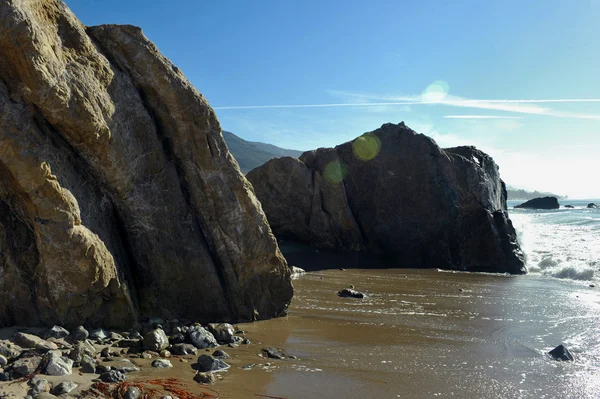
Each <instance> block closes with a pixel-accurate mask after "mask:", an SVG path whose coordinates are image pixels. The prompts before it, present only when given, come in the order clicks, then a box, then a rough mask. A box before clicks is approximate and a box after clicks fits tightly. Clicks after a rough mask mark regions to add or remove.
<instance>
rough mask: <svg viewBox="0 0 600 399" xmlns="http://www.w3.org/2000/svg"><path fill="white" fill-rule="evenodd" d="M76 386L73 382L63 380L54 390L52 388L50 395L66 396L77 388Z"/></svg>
mask: <svg viewBox="0 0 600 399" xmlns="http://www.w3.org/2000/svg"><path fill="white" fill-rule="evenodd" d="M77 386H78V385H77V384H76V383H74V382H73V381H69V380H64V381H62V382H61V383H59V384H58V385H56V386H55V387H54V388H52V391H51V392H52V394H53V395H57V396H60V395H64V394H67V393H69V392H71V391H72V390H74V389H75V388H77Z"/></svg>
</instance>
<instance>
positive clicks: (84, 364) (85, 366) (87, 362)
mask: <svg viewBox="0 0 600 399" xmlns="http://www.w3.org/2000/svg"><path fill="white" fill-rule="evenodd" d="M80 366H81V368H80V371H81V372H82V373H88V374H95V373H96V367H98V362H97V361H96V360H95V359H94V358H93V357H91V356H88V355H83V357H82V358H81V362H80Z"/></svg>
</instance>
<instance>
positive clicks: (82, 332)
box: [73, 326, 90, 341]
mask: <svg viewBox="0 0 600 399" xmlns="http://www.w3.org/2000/svg"><path fill="white" fill-rule="evenodd" d="M89 336H90V333H89V331H88V330H86V329H85V327H83V326H79V327H77V328H76V329H75V331H73V339H74V340H75V341H85V340H86V339H88V337H89Z"/></svg>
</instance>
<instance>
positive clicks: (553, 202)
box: [515, 197, 560, 209]
mask: <svg viewBox="0 0 600 399" xmlns="http://www.w3.org/2000/svg"><path fill="white" fill-rule="evenodd" d="M515 208H526V209H558V208H560V205H559V204H558V199H557V198H556V197H541V198H534V199H532V200H529V201H527V202H524V203H522V204H521V205H517V206H515Z"/></svg>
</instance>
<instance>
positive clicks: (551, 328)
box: [0, 269, 600, 399]
mask: <svg viewBox="0 0 600 399" xmlns="http://www.w3.org/2000/svg"><path fill="white" fill-rule="evenodd" d="M350 284H352V285H354V286H356V289H358V290H360V291H363V292H366V293H367V295H368V297H367V298H366V299H362V300H360V299H350V298H340V297H338V296H337V295H336V292H337V290H339V289H340V288H344V287H346V286H348V285H350ZM294 285H295V289H296V294H295V297H294V300H293V303H292V306H291V308H290V315H289V316H288V317H286V318H279V319H274V320H268V321H263V322H258V323H249V324H240V325H238V328H241V329H243V330H245V331H246V332H247V336H248V338H250V340H251V341H252V344H251V345H241V346H240V347H239V348H228V347H223V349H224V350H225V351H226V352H227V353H229V355H230V356H231V359H229V360H228V361H227V362H228V363H229V364H230V365H231V368H230V369H229V371H228V372H225V373H219V379H220V380H219V381H217V382H216V383H215V384H214V385H212V386H210V389H212V390H213V391H211V390H208V389H207V388H205V387H204V386H202V385H200V384H198V383H196V382H194V381H193V377H194V374H195V371H194V370H193V369H192V364H193V363H194V362H195V360H196V358H197V356H186V357H184V358H179V357H172V358H171V359H170V360H171V362H172V363H173V365H174V367H173V368H172V369H152V368H151V367H150V363H151V362H152V360H153V359H132V360H134V362H136V363H137V364H138V365H140V366H142V371H140V372H137V373H131V374H129V375H128V381H139V380H147V379H152V378H169V377H177V378H178V379H180V380H181V381H182V382H184V383H185V384H186V385H187V387H188V389H189V390H190V391H192V392H194V393H197V394H200V393H213V394H214V393H215V392H217V393H218V394H219V395H220V396H219V397H220V398H232V399H233V398H235V399H240V398H241V399H244V398H260V397H265V396H271V397H281V398H287V399H308V398H311V399H312V398H411V399H413V398H414V399H418V398H465V399H471V398H472V399H482V398H485V399H487V398H489V399H492V398H502V399H506V398H599V397H600V329H599V326H600V323H599V320H600V292H599V290H598V288H590V287H587V285H582V284H579V285H578V284H576V283H573V282H563V281H559V280H556V279H550V278H543V277H536V276H503V275H486V274H469V273H451V272H438V271H435V270H406V269H394V270H361V269H352V270H346V271H341V270H327V271H320V272H311V273H307V274H305V275H303V276H301V277H300V278H299V279H296V280H295V281H294ZM560 343H565V344H566V345H567V346H568V347H569V348H570V349H572V350H573V351H574V352H575V355H576V361H575V362H572V363H571V362H566V363H563V362H557V361H554V360H552V359H550V358H549V356H547V355H546V352H548V351H549V350H550V349H552V348H553V347H555V346H556V345H558V344H560ZM266 346H270V347H279V348H282V349H283V350H285V351H286V352H287V353H288V354H290V355H294V356H297V357H298V359H287V360H273V359H264V358H262V357H259V356H258V354H259V353H260V350H261V348H263V347H266ZM212 351H213V350H207V351H206V353H211V352H212ZM201 353H203V352H202V351H201V352H199V354H201ZM182 359H183V360H185V361H182ZM250 364H255V366H252V367H250V368H249V369H248V370H245V369H244V366H246V365H250ZM95 377H97V376H95V375H78V374H77V375H73V376H68V377H50V378H48V379H50V380H56V381H57V382H58V381H61V380H63V379H71V380H75V381H76V382H81V383H83V385H86V384H89V383H90V382H91V379H92V378H95ZM21 388H22V389H21V390H19V393H20V394H23V392H25V391H24V389H25V388H26V387H25V386H24V385H23V386H22V387H21ZM7 389H8V390H10V391H13V392H16V391H17V390H18V385H11V386H7V385H6V383H3V384H1V385H0V391H5V390H7ZM78 391H79V390H78ZM17 397H22V396H19V394H18V396H17Z"/></svg>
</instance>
